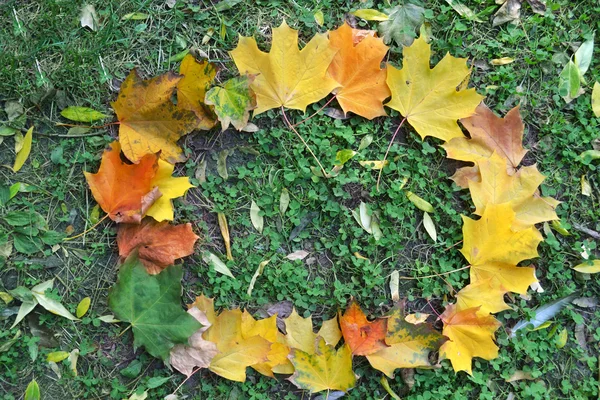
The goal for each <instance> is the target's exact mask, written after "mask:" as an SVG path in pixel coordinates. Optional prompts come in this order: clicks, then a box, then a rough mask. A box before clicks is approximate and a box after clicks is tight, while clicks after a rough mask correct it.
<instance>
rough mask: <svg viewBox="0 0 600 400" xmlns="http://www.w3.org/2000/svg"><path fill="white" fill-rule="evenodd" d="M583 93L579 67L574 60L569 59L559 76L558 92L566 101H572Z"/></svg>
mask: <svg viewBox="0 0 600 400" xmlns="http://www.w3.org/2000/svg"><path fill="white" fill-rule="evenodd" d="M583 93H584V90H583V89H582V88H581V74H580V73H579V68H577V65H575V63H574V62H573V61H572V60H569V62H568V63H567V65H565V67H564V68H563V70H562V71H561V73H560V75H559V76H558V94H560V96H561V97H562V98H563V99H564V100H565V102H567V103H570V102H572V101H573V100H574V99H576V98H577V97H579V96H580V95H581V94H583Z"/></svg>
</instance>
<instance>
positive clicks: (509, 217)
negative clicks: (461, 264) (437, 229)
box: [460, 204, 542, 294]
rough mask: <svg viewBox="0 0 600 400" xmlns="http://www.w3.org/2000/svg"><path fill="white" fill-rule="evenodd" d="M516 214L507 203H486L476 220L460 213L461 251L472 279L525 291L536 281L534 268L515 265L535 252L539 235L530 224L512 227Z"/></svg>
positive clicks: (513, 290) (534, 254) (532, 256)
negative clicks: (468, 266)
mask: <svg viewBox="0 0 600 400" xmlns="http://www.w3.org/2000/svg"><path fill="white" fill-rule="evenodd" d="M515 218H516V215H515V212H514V211H513V210H512V209H511V207H510V205H509V204H488V205H487V207H486V208H485V211H484V213H483V215H482V216H481V218H480V219H479V220H477V221H475V220H472V219H471V218H468V217H465V216H463V224H464V225H463V238H464V239H463V247H462V249H461V250H460V251H461V253H462V254H463V256H464V257H465V258H466V259H467V261H469V263H470V264H471V268H470V270H471V282H472V283H476V282H478V281H481V280H486V279H493V280H494V284H496V285H499V286H502V287H503V288H504V289H506V290H507V291H510V292H516V293H520V294H525V293H527V288H528V287H529V285H531V284H532V283H534V282H536V281H537V279H536V278H535V273H534V269H533V268H531V267H517V266H516V265H517V264H518V263H519V262H521V261H523V260H526V259H529V258H534V257H537V256H538V252H537V245H538V244H539V242H541V241H542V235H541V234H540V233H539V232H538V231H537V230H536V229H535V228H534V227H533V226H531V227H529V228H525V229H521V230H519V231H514V230H512V226H513V224H514V221H515Z"/></svg>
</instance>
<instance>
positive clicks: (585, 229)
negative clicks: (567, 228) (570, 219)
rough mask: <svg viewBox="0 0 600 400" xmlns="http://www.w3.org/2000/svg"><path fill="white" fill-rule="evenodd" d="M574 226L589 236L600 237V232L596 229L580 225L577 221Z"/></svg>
mask: <svg viewBox="0 0 600 400" xmlns="http://www.w3.org/2000/svg"><path fill="white" fill-rule="evenodd" d="M573 228H575V230H577V231H579V232H583V233H585V234H586V235H589V236H591V237H593V238H594V239H600V233H598V232H596V231H593V230H591V229H589V228H586V227H585V226H583V225H579V224H577V223H574V224H573Z"/></svg>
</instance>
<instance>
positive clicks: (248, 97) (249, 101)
mask: <svg viewBox="0 0 600 400" xmlns="http://www.w3.org/2000/svg"><path fill="white" fill-rule="evenodd" d="M255 78H256V77H255V76H254V75H243V76H237V77H235V78H232V79H230V80H228V81H227V82H225V83H224V84H223V86H216V87H213V88H212V89H210V90H209V91H208V92H206V96H205V100H204V102H205V103H206V104H208V105H212V106H214V107H215V113H216V114H217V117H219V121H221V129H222V130H225V129H227V128H228V127H229V124H230V123H231V124H232V125H233V126H234V127H235V129H237V130H238V131H241V130H242V129H244V127H245V126H246V125H248V119H249V118H250V110H253V109H255V108H256V95H255V94H254V92H253V91H252V89H251V88H250V85H251V84H252V82H253V81H254V79H255Z"/></svg>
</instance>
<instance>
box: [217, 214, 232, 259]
mask: <svg viewBox="0 0 600 400" xmlns="http://www.w3.org/2000/svg"><path fill="white" fill-rule="evenodd" d="M217 220H218V221H219V229H221V236H223V242H224V243H225V251H226V252H227V259H228V260H229V261H233V255H232V254H231V239H230V238H229V226H228V225H227V217H226V216H225V214H223V213H217Z"/></svg>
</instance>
